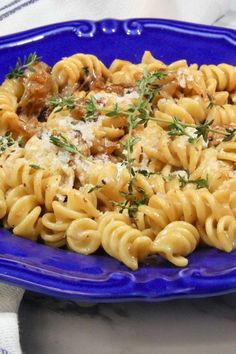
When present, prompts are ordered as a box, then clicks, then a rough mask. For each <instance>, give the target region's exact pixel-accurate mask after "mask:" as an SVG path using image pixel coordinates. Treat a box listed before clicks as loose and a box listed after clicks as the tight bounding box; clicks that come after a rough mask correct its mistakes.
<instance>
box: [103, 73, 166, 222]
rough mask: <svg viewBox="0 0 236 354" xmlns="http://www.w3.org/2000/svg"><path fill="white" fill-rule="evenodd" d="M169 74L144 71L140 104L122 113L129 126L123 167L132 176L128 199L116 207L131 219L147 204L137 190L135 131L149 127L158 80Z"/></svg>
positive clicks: (116, 107) (140, 87) (115, 113)
mask: <svg viewBox="0 0 236 354" xmlns="http://www.w3.org/2000/svg"><path fill="white" fill-rule="evenodd" d="M166 76H167V74H166V73H164V72H161V71H156V72H154V73H149V72H148V71H147V70H145V71H144V73H143V77H142V79H141V80H139V81H137V87H138V94H139V97H138V102H137V104H133V105H130V106H129V108H128V109H127V110H126V111H124V112H122V114H124V115H126V116H127V126H128V136H127V139H126V140H125V141H124V143H123V146H124V149H125V151H124V153H123V155H124V160H123V165H125V166H126V168H127V170H128V171H129V174H130V181H129V183H128V193H124V192H123V194H122V196H123V197H125V198H126V200H125V201H122V202H115V203H114V205H115V206H117V207H119V210H120V212H123V211H124V210H125V209H127V210H128V214H129V216H130V217H131V218H134V216H135V214H136V213H137V211H138V208H139V206H140V205H142V204H145V203H146V202H147V195H146V193H145V191H144V190H143V189H138V190H137V189H136V190H135V182H136V174H137V171H136V169H135V168H134V164H133V163H134V160H135V159H134V158H133V150H134V146H135V145H136V144H137V143H138V142H139V141H140V138H139V137H137V136H133V131H134V129H135V128H136V127H137V126H138V125H139V124H143V125H144V127H145V126H146V125H147V123H148V120H149V111H150V110H151V107H150V104H151V101H152V99H153V97H154V95H155V94H156V93H157V92H159V91H160V85H159V83H157V80H158V79H159V80H160V79H164V78H166ZM118 113H121V112H120V111H119V108H118V105H116V106H115V107H114V109H113V110H112V111H111V112H110V113H109V112H108V113H107V115H108V116H115V115H117V114H118ZM136 192H138V193H139V194H140V193H141V195H142V197H141V198H137V196H136Z"/></svg>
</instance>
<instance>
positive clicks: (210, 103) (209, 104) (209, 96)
mask: <svg viewBox="0 0 236 354" xmlns="http://www.w3.org/2000/svg"><path fill="white" fill-rule="evenodd" d="M207 98H208V102H209V103H208V106H207V109H212V108H213V107H214V106H215V103H214V101H213V98H212V96H211V95H210V94H209V93H208V94H207Z"/></svg>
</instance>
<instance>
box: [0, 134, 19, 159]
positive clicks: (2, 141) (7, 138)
mask: <svg viewBox="0 0 236 354" xmlns="http://www.w3.org/2000/svg"><path fill="white" fill-rule="evenodd" d="M14 144H16V145H18V146H22V145H23V138H22V137H21V136H19V137H18V138H17V139H16V140H15V139H14V138H13V136H12V132H6V133H5V134H4V135H3V136H0V154H1V153H3V152H4V151H5V150H6V149H7V148H8V147H10V146H12V145H14Z"/></svg>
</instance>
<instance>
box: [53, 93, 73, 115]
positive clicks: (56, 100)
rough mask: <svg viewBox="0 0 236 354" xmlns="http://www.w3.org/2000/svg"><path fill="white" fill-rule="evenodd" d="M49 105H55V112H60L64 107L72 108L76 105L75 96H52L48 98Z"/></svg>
mask: <svg viewBox="0 0 236 354" xmlns="http://www.w3.org/2000/svg"><path fill="white" fill-rule="evenodd" d="M48 104H49V106H52V107H54V112H60V111H62V110H63V108H67V109H68V110H72V109H74V108H75V107H76V103H75V98H74V97H73V96H68V97H51V98H49V100H48Z"/></svg>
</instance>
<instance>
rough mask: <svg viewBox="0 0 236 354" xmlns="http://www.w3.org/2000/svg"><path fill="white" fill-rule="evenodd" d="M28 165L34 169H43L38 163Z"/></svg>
mask: <svg viewBox="0 0 236 354" xmlns="http://www.w3.org/2000/svg"><path fill="white" fill-rule="evenodd" d="M30 167H32V168H33V169H34V170H44V168H43V167H41V166H40V165H36V164H34V163H32V164H30Z"/></svg>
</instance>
